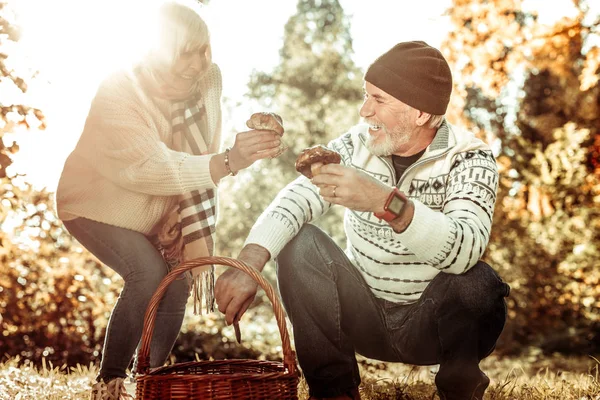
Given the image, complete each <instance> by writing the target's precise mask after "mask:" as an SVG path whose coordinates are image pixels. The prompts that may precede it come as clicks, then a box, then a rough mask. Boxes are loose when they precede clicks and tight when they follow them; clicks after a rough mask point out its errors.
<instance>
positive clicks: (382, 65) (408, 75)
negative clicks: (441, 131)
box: [365, 41, 452, 115]
mask: <svg viewBox="0 0 600 400" xmlns="http://www.w3.org/2000/svg"><path fill="white" fill-rule="evenodd" d="M365 81H367V82H369V83H371V84H373V85H375V86H377V87H378V88H379V89H381V90H383V91H384V92H386V93H388V94H389V95H391V96H394V97H395V98H397V99H398V100H400V101H402V102H403V103H405V104H408V105H409V106H411V107H413V108H416V109H418V110H420V111H424V112H426V113H429V114H433V115H443V114H445V113H446V108H448V102H449V101H450V93H452V74H451V72H450V67H449V66H448V63H447V62H446V59H445V58H444V56H443V55H442V53H440V51H439V50H438V49H435V48H433V47H431V46H429V45H428V44H427V43H425V42H420V41H419V42H402V43H398V44H397V45H395V46H394V47H392V48H391V49H390V50H389V51H388V52H386V53H384V54H383V55H381V56H380V57H379V58H377V59H376V60H375V62H373V64H371V65H370V66H369V68H368V69H367V73H366V74H365Z"/></svg>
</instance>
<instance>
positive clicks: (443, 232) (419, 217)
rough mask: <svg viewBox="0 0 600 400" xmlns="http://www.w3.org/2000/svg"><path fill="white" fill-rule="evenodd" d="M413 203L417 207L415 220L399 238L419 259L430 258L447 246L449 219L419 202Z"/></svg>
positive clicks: (399, 234) (414, 201)
mask: <svg viewBox="0 0 600 400" xmlns="http://www.w3.org/2000/svg"><path fill="white" fill-rule="evenodd" d="M412 202H413V204H414V205H415V212H414V215H413V219H412V221H411V223H410V225H408V227H407V228H406V230H404V232H402V233H398V234H397V235H398V236H397V237H398V238H399V239H400V241H401V242H402V244H404V245H405V246H406V248H407V249H409V250H410V251H411V252H412V253H413V254H415V255H416V256H417V257H419V256H421V257H422V256H425V255H426V256H427V258H429V257H431V256H432V255H434V254H436V252H437V251H438V249H440V248H443V247H444V245H445V244H446V240H447V232H448V230H449V226H448V224H449V222H448V218H446V216H445V215H444V214H443V213H441V212H439V211H434V210H432V209H431V208H429V207H427V206H426V205H424V204H423V203H421V202H420V201H418V200H412Z"/></svg>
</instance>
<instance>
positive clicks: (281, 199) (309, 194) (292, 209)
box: [244, 176, 331, 259]
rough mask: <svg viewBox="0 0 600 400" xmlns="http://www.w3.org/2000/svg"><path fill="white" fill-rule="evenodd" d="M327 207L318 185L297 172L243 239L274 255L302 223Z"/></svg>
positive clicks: (276, 254)
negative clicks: (294, 178)
mask: <svg viewBox="0 0 600 400" xmlns="http://www.w3.org/2000/svg"><path fill="white" fill-rule="evenodd" d="M330 208H331V203H329V202H327V201H325V200H323V198H322V197H321V195H319V189H318V188H317V187H316V186H315V185H313V184H312V183H311V182H310V180H309V179H308V178H306V177H305V176H300V177H298V178H296V180H294V181H293V182H291V183H290V184H288V185H287V186H286V187H285V188H283V190H281V192H279V194H278V195H277V197H276V198H275V200H273V202H272V203H271V204H270V205H269V206H268V207H267V209H266V210H265V211H264V212H263V213H262V214H261V216H260V217H259V218H258V219H257V220H256V223H255V224H254V226H253V227H252V229H251V230H250V233H249V235H248V237H247V239H246V242H245V243H244V246H245V245H247V244H258V245H260V246H262V247H264V248H265V249H267V250H268V251H269V253H270V254H271V257H272V258H273V259H274V258H276V257H277V256H278V255H279V253H280V252H281V250H282V249H283V248H284V247H285V245H286V244H287V243H288V242H289V241H290V240H292V239H293V238H294V236H296V234H297V233H298V232H299V231H300V228H302V226H303V225H304V224H306V223H308V222H310V221H314V220H316V219H318V218H319V217H320V216H321V215H323V214H325V213H326V212H327V211H328V210H329V209H330Z"/></svg>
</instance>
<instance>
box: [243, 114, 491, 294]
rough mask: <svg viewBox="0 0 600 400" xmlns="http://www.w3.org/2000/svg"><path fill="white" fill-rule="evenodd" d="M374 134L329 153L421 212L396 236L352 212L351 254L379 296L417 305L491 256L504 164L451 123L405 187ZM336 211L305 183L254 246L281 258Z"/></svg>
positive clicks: (360, 129) (293, 186)
mask: <svg viewBox="0 0 600 400" xmlns="http://www.w3.org/2000/svg"><path fill="white" fill-rule="evenodd" d="M367 129H368V126H367V125H364V124H361V125H357V126H355V127H353V128H352V129H351V130H350V131H349V132H348V133H346V134H344V135H342V136H340V137H339V138H337V139H335V140H333V141H332V142H330V143H329V145H328V146H329V147H330V148H332V149H334V150H336V151H338V152H339V153H340V154H341V155H342V163H343V164H344V165H347V166H351V167H353V168H357V169H359V170H361V171H364V172H366V173H367V174H369V175H371V176H372V177H375V178H376V179H379V180H380V181H382V182H383V183H385V184H387V185H389V186H393V185H395V186H397V187H398V188H399V189H400V190H401V191H402V192H404V193H405V194H406V195H407V196H408V197H409V198H410V199H411V200H412V201H413V202H414V204H415V212H414V217H413V220H412V222H411V224H410V225H409V226H408V228H407V229H406V230H405V231H404V232H402V233H396V232H394V231H393V230H392V228H391V227H390V226H389V225H388V224H387V223H386V222H385V221H380V220H379V219H378V218H376V217H375V216H374V215H373V213H371V212H358V211H354V210H350V209H346V210H345V215H344V231H345V233H346V238H347V246H346V254H347V256H348V257H349V258H350V260H351V262H352V263H353V265H354V266H355V267H356V268H357V269H358V270H359V271H360V273H361V274H362V276H363V277H364V278H365V280H366V282H367V284H368V285H369V287H370V288H371V290H372V291H373V293H374V294H375V296H377V297H380V298H384V299H386V300H390V301H393V302H398V303H412V302H415V301H416V300H417V299H418V298H419V297H420V296H421V294H422V293H423V291H424V290H425V287H426V286H427V284H428V283H429V282H431V281H432V280H433V278H435V276H436V275H437V274H439V273H440V272H444V273H451V274H461V273H464V272H465V271H467V270H469V268H471V267H472V266H473V265H475V264H476V263H477V261H478V259H479V258H480V257H481V256H482V254H483V252H484V251H485V248H486V246H487V243H488V241H489V238H490V229H491V226H492V216H493V211H494V204H495V201H496V191H497V185H498V170H497V166H496V161H495V159H494V156H493V155H492V152H491V150H490V148H489V147H488V146H487V145H486V144H485V143H484V142H483V141H481V140H479V139H477V138H476V137H475V136H474V135H473V134H471V133H468V132H465V131H462V130H459V129H457V128H455V127H453V126H451V125H450V124H448V123H444V124H443V125H442V126H441V127H440V128H439V129H438V131H437V134H436V136H435V138H434V140H433V141H432V143H431V144H430V145H429V146H428V147H427V149H426V151H425V153H424V154H423V155H422V156H421V158H420V159H419V160H418V161H416V162H415V163H414V164H413V165H411V166H410V167H409V168H408V169H407V170H406V171H405V173H404V175H403V176H402V177H400V179H399V180H398V177H396V176H395V171H394V167H393V164H392V160H391V157H377V156H374V155H372V154H371V153H370V152H369V150H368V149H367V148H366V147H365V139H366V137H367V135H368V131H367ZM331 205H332V204H331V203H328V202H325V201H324V200H323V198H322V197H321V196H319V194H318V188H317V187H316V186H314V185H313V184H312V183H311V182H310V180H308V179H307V178H306V177H304V176H300V177H299V178H297V179H296V180H294V181H293V182H291V183H290V184H289V185H287V186H286V187H285V188H284V189H283V190H282V191H281V192H280V193H279V195H278V196H277V197H276V198H275V200H274V201H273V202H272V203H271V204H270V205H269V207H268V208H267V209H266V210H265V211H264V212H263V214H262V215H261V216H260V217H259V219H258V220H257V221H256V223H255V225H254V226H253V228H252V230H251V232H250V234H249V236H248V238H247V239H246V244H250V243H254V244H258V245H260V246H262V247H264V248H266V249H267V250H268V251H269V252H270V254H271V257H273V258H276V257H277V255H278V254H279V253H280V251H281V250H282V249H283V247H284V246H285V245H286V244H287V243H288V242H289V241H290V240H291V239H292V238H293V237H294V236H295V235H296V234H297V233H298V231H299V230H300V228H301V227H302V225H303V224H306V223H309V222H311V221H314V220H316V219H317V218H319V217H320V216H321V215H323V214H324V213H325V212H327V211H328V210H329V208H330V207H331Z"/></svg>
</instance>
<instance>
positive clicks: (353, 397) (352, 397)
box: [308, 388, 361, 400]
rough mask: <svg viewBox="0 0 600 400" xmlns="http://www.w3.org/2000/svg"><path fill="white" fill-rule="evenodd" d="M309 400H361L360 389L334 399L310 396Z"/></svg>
mask: <svg viewBox="0 0 600 400" xmlns="http://www.w3.org/2000/svg"><path fill="white" fill-rule="evenodd" d="M308 400H361V398H360V392H359V391H358V388H354V389H352V390H349V391H348V392H346V393H344V394H341V395H339V396H334V397H314V396H310V397H309V398H308Z"/></svg>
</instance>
